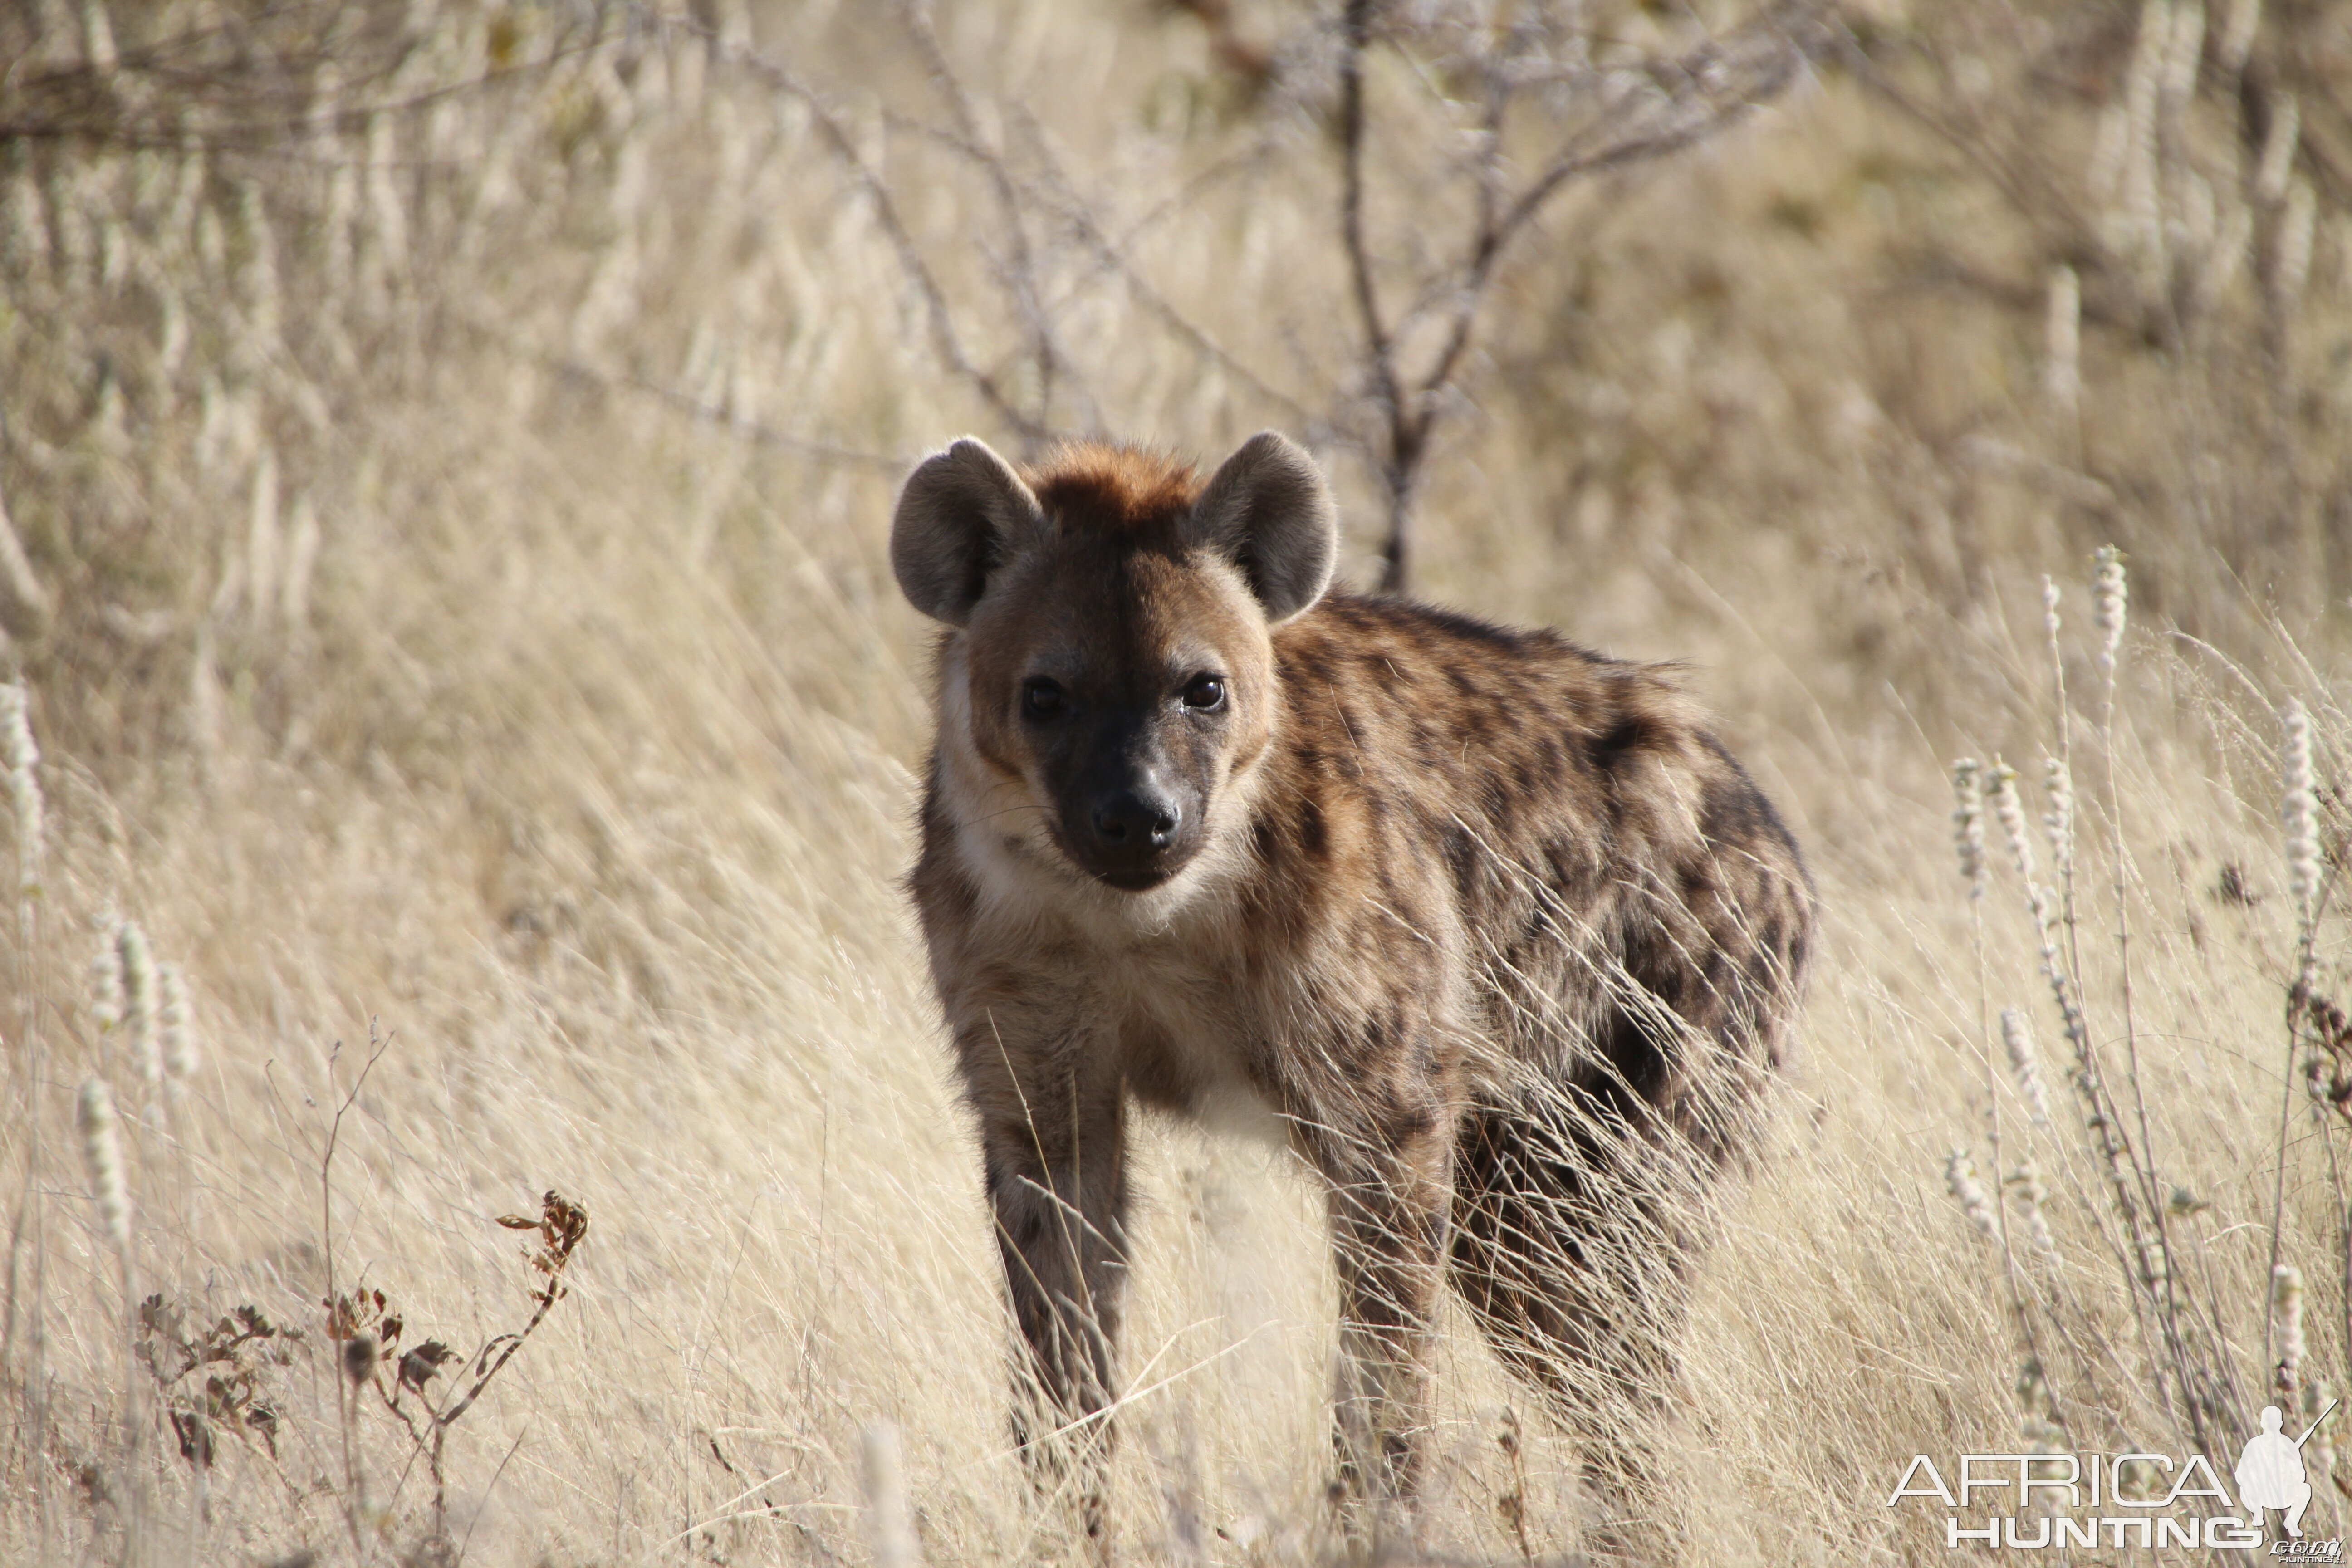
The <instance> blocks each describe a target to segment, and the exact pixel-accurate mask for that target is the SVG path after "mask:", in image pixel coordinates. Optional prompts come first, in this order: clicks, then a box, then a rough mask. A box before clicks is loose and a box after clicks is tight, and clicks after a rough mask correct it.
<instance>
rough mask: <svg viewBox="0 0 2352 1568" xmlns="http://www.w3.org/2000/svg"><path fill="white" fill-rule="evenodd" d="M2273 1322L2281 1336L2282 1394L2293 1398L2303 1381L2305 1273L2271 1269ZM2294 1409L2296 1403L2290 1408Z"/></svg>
mask: <svg viewBox="0 0 2352 1568" xmlns="http://www.w3.org/2000/svg"><path fill="white" fill-rule="evenodd" d="M2271 1321H2272V1324H2273V1327H2274V1328H2275V1329H2276V1331H2277V1334H2278V1366H2277V1369H2276V1373H2275V1376H2276V1380H2277V1388H2278V1391H2279V1392H2280V1393H2281V1394H2288V1395H2293V1394H2294V1393H2295V1392H2296V1389H2297V1386H2298V1384H2300V1383H2301V1381H2302V1376H2303V1357H2304V1352H2305V1344H2304V1339H2303V1270H2302V1269H2300V1268H2295V1267H2294V1265H2293V1264H2291V1263H2282V1264H2280V1265H2278V1266H2277V1267H2276V1268H2273V1269H2272V1270H2271ZM2288 1408H2289V1409H2293V1408H2294V1406H2293V1405H2292V1404H2290V1405H2289V1406H2288Z"/></svg>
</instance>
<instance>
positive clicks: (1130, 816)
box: [1057, 716, 1203, 893]
mask: <svg viewBox="0 0 2352 1568" xmlns="http://www.w3.org/2000/svg"><path fill="white" fill-rule="evenodd" d="M1107 717H1108V716H1107ZM1086 728H1089V729H1094V730H1095V731H1096V732H1095V733H1094V734H1091V735H1087V736H1084V737H1078V736H1073V737H1072V739H1074V740H1077V741H1079V742H1080V743H1079V744H1078V745H1077V746H1076V747H1073V748H1072V750H1073V752H1075V753H1076V755H1074V756H1072V757H1071V759H1070V760H1071V762H1072V763H1075V764H1076V765H1075V766H1072V767H1071V768H1070V769H1069V770H1068V772H1067V773H1066V780H1067V783H1066V785H1065V786H1064V787H1063V788H1062V789H1061V790H1059V791H1058V792H1057V793H1058V795H1060V797H1061V798H1060V817H1061V822H1060V827H1061V833H1060V837H1061V840H1062V846H1063V847H1064V848H1065V849H1066V850H1067V851H1068V852H1069V855H1070V858H1072V859H1073V860H1075V861H1076V862H1077V864H1078V866H1079V867H1080V868H1082V869H1084V870H1085V871H1086V872H1087V874H1088V875H1089V876H1091V877H1094V878H1095V879H1097V880H1098V881H1101V882H1104V883H1107V884H1108V885H1109V886H1111V887H1114V888H1118V889H1121V890H1123V891H1126V892H1130V893H1139V892H1143V891H1145V890H1147V889H1151V888H1156V887H1158V886H1159V885H1160V883H1162V882H1165V881H1166V880H1168V879H1170V878H1171V877H1173V876H1174V875H1176V873H1177V872H1179V871H1181V870H1182V869H1183V868H1184V867H1185V865H1186V863H1187V862H1189V861H1190V860H1191V859H1192V857H1193V856H1194V855H1195V854H1197V853H1199V851H1200V847H1201V837H1202V836H1201V818H1202V804H1203V803H1202V799H1201V791H1200V789H1199V788H1198V787H1197V786H1196V785H1194V784H1192V782H1191V781H1189V780H1188V779H1186V778H1185V777H1184V772H1185V770H1184V769H1183V767H1182V766H1181V763H1180V762H1179V761H1178V759H1176V758H1174V757H1171V756H1170V755H1169V754H1168V750H1167V748H1165V747H1163V746H1162V745H1160V743H1159V737H1158V736H1156V735H1155V734H1154V733H1153V730H1154V728H1155V726H1153V725H1151V724H1150V723H1149V722H1148V721H1147V722H1136V721H1133V720H1129V721H1128V722H1125V723H1120V722H1118V721H1116V720H1115V719H1114V720H1112V721H1109V722H1106V723H1102V724H1100V725H1099V726H1098V727H1097V726H1086Z"/></svg>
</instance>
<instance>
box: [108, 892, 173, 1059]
mask: <svg viewBox="0 0 2352 1568" xmlns="http://www.w3.org/2000/svg"><path fill="white" fill-rule="evenodd" d="M114 941H115V946H116V948H117V950H118V951H119V952H121V958H122V962H121V976H122V1033H123V1040H124V1044H126V1045H127V1046H128V1047H130V1050H131V1065H132V1066H133V1067H134V1068H137V1069H138V1072H139V1076H140V1077H141V1078H142V1079H146V1080H147V1081H148V1082H149V1083H160V1082H162V1081H163V1056H162V1054H161V1052H160V1051H159V1049H158V1048H157V1043H156V1022H157V1019H158V1017H159V1016H160V1015H161V1013H162V1011H163V1007H162V997H161V994H160V984H159V982H158V981H157V979H156V975H155V950H154V948H153V947H152V946H151V945H150V944H149V942H148V941H147V933H146V931H143V930H142V929H141V928H140V925H139V922H138V921H123V922H122V923H121V925H119V926H117V927H116V928H115V931H114Z"/></svg>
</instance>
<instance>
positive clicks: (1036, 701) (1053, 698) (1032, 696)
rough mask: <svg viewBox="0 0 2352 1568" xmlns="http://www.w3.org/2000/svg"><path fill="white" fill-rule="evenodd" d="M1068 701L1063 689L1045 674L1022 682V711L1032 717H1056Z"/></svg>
mask: <svg viewBox="0 0 2352 1568" xmlns="http://www.w3.org/2000/svg"><path fill="white" fill-rule="evenodd" d="M1065 706H1066V699H1065V698H1064V697H1063V695H1062V689H1061V688H1060V687H1058V686H1056V685H1055V684H1054V683H1053V682H1052V681H1050V680H1047V679H1045V677H1043V676H1039V677H1037V678H1036V679H1034V680H1028V681H1024V682H1023V683H1022V687H1021V711H1023V712H1024V713H1026V714H1027V715H1029V717H1031V718H1032V719H1051V718H1053V717H1055V715H1056V714H1058V713H1060V712H1061V711H1062V710H1063V708H1064V707H1065Z"/></svg>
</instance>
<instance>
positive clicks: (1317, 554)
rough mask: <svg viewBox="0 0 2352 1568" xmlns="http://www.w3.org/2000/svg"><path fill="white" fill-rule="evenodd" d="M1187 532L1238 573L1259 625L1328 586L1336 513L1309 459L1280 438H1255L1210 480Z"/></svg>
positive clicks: (1266, 433) (1263, 434)
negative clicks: (1257, 607) (1259, 608)
mask: <svg viewBox="0 0 2352 1568" xmlns="http://www.w3.org/2000/svg"><path fill="white" fill-rule="evenodd" d="M1190 532H1191V534H1192V538H1193V539H1194V540H1196V541H1198V542H1200V543H1202V544H1205V545H1207V546H1208V547H1209V548H1210V549H1212V550H1213V551H1215V552H1217V553H1218V554H1220V555H1223V557H1224V558H1225V559H1226V560H1228V561H1230V562H1232V563H1234V565H1235V566H1238V567H1240V568H1241V571H1242V575H1244V577H1246V578H1248V579H1249V585H1250V591H1251V592H1252V593H1254V594H1255V595H1257V600H1258V603H1259V604H1261V605H1265V618H1266V619H1267V620H1269V621H1274V622H1281V621H1286V620H1288V619H1290V617H1291V616H1295V615H1297V614H1298V613H1299V612H1301V611H1302V610H1306V609H1307V608H1310V607H1311V606H1312V605H1314V603H1315V601H1316V600H1318V599H1319V598H1321V597H1322V596H1323V590H1324V589H1326V588H1328V587H1329V586H1330V585H1331V567H1332V563H1334V562H1335V561H1336V560H1337V559H1338V557H1339V507H1338V505H1337V504H1336V503H1335V502H1334V501H1333V500H1332V499H1331V487H1330V486H1329V485H1328V484H1327V483H1325V482H1324V479H1323V470H1322V469H1320V468H1317V467H1316V466H1315V459H1314V458H1310V457H1308V456H1307V454H1306V453H1305V452H1304V451H1302V450H1301V449H1300V448H1299V447H1298V446H1297V444H1296V443H1294V442H1293V441H1291V440H1290V438H1289V437H1286V436H1283V435H1281V434H1279V433H1278V432H1276V431H1273V430H1261V431H1259V432H1258V433H1257V434H1256V435H1255V436H1253V437H1250V438H1249V439H1248V440H1246V441H1244V442H1243V443H1242V444H1241V448H1240V450H1238V451H1236V452H1235V453H1234V455H1233V456H1232V457H1230V458H1226V459H1225V461H1224V466H1223V468H1219V469H1218V470H1217V471H1216V473H1215V475H1214V476H1213V478H1211V479H1210V480H1209V487H1208V489H1204V490H1202V492H1201V499H1200V500H1198V501H1196V502H1194V503H1193V506H1192V527H1191V529H1190Z"/></svg>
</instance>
